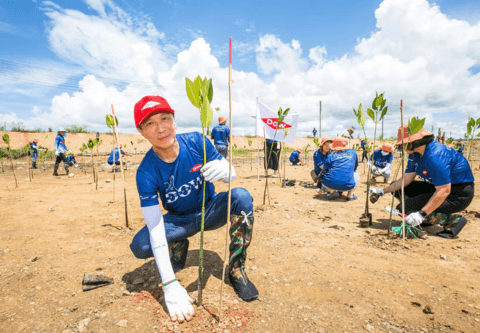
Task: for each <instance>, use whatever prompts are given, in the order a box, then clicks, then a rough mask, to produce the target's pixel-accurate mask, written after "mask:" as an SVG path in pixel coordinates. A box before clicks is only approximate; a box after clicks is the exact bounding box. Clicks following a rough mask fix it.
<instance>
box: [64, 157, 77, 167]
mask: <svg viewBox="0 0 480 333" xmlns="http://www.w3.org/2000/svg"><path fill="white" fill-rule="evenodd" d="M77 156H78V154H70V155H68V156H67V162H68V165H69V166H75V168H78V164H77V161H76V160H75V157H77Z"/></svg>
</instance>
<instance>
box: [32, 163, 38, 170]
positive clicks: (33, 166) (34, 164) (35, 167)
mask: <svg viewBox="0 0 480 333" xmlns="http://www.w3.org/2000/svg"><path fill="white" fill-rule="evenodd" d="M32 169H38V168H37V162H33V161H32Z"/></svg>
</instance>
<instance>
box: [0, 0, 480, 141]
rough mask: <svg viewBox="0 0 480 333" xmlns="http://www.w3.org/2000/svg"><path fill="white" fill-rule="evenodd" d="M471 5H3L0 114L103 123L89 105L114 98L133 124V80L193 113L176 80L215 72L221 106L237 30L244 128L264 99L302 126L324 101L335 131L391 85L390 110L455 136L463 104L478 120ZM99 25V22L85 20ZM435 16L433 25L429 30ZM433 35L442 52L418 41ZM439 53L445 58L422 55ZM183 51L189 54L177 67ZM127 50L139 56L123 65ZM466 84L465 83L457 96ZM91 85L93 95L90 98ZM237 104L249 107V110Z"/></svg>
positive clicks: (327, 127) (389, 1)
mask: <svg viewBox="0 0 480 333" xmlns="http://www.w3.org/2000/svg"><path fill="white" fill-rule="evenodd" d="M133 4H135V5H133ZM479 9H480V4H478V3H477V2H473V1H463V0H456V1H453V0H448V1H445V0H444V1H437V2H436V3H433V2H427V1H425V0H397V1H396V2H395V1H393V0H385V1H370V0H367V1H361V2H359V1H346V0H336V1H330V0H328V1H297V2H291V1H288V2H287V1H283V0H282V1H275V2H271V1H235V2H226V1H210V2H202V5H199V2H195V1H175V0H171V1H153V0H139V1H135V2H131V1H126V0H117V1H113V0H85V1H46V2H45V1H43V2H42V1H39V0H38V1H28V0H24V1H3V2H2V3H1V4H0V43H1V45H2V53H1V54H0V69H1V71H0V73H1V74H0V96H1V98H2V103H0V122H2V124H3V122H7V123H11V122H12V121H22V122H23V123H24V124H25V125H26V127H29V128H35V127H42V128H46V127H49V124H51V126H52V127H55V126H68V125H70V123H69V121H70V122H72V121H75V122H76V125H85V124H86V125H88V126H89V127H90V128H91V129H102V128H104V126H103V123H102V117H99V116H98V114H99V113H101V112H104V111H103V110H104V109H105V106H106V105H108V104H109V103H113V101H115V102H117V101H118V102H117V103H119V106H120V107H119V113H120V114H121V115H123V116H124V119H125V121H126V123H128V124H129V125H128V126H125V127H126V128H125V129H124V130H125V131H127V132H132V131H134V129H133V126H132V125H131V119H132V116H131V110H132V108H133V104H134V102H135V101H136V100H138V99H139V98H138V96H140V95H141V90H142V89H144V91H145V92H149V93H150V91H153V92H156V91H162V92H163V93H164V94H168V95H165V97H166V98H167V100H169V101H170V100H172V103H171V104H174V105H178V106H177V108H180V109H185V110H186V111H185V112H188V114H190V113H192V114H193V112H194V110H191V108H189V106H187V105H188V104H186V103H184V101H183V99H184V98H183V97H182V93H183V92H182V85H183V81H182V80H181V76H182V75H183V76H185V75H190V76H193V75H196V74H197V73H198V74H202V75H207V76H209V77H210V76H212V77H216V78H218V79H217V80H214V82H222V80H223V83H222V84H219V87H218V89H217V88H216V91H218V94H217V95H216V96H218V101H219V106H222V112H224V111H223V110H225V112H226V99H225V96H226V95H225V93H226V90H225V87H226V84H225V83H226V81H227V77H222V73H223V74H225V73H226V68H227V67H228V38H229V37H233V39H234V66H233V67H234V70H235V71H236V72H235V74H234V76H235V75H236V76H237V78H238V80H236V82H237V83H236V84H235V85H234V89H235V94H236V97H237V100H236V101H235V103H236V104H235V105H236V106H237V110H238V111H237V112H238V118H237V119H238V120H239V123H240V127H239V129H241V131H240V132H239V134H242V133H245V134H248V132H249V131H250V129H249V128H250V127H251V123H250V122H249V120H248V118H249V116H250V114H253V113H254V112H255V99H256V97H259V99H261V100H263V101H265V102H266V103H268V105H269V106H271V107H272V108H273V109H276V108H278V107H279V106H285V107H286V106H291V105H294V107H296V109H297V110H296V111H297V112H299V113H300V124H301V125H300V131H301V132H302V133H303V134H304V135H305V134H306V133H307V132H309V131H310V129H311V128H312V127H313V126H312V125H314V124H316V123H318V120H317V119H316V118H315V117H317V114H318V107H317V105H318V100H319V99H322V100H323V101H324V112H326V113H328V112H330V116H328V115H327V114H326V116H325V124H323V128H324V131H325V132H327V131H330V132H327V133H323V134H330V135H336V133H338V131H340V132H342V131H345V129H346V128H348V127H350V125H352V124H353V123H352V121H354V118H353V117H352V118H351V119H350V116H349V114H350V112H351V107H352V106H354V107H357V106H358V104H359V103H363V104H364V105H365V104H369V103H371V99H372V98H373V97H374V95H375V90H380V91H383V90H385V91H386V97H387V101H389V97H390V98H391V100H392V107H391V109H393V108H396V106H395V105H396V104H398V101H399V99H400V98H403V99H404V100H405V104H406V109H405V110H406V113H407V115H409V114H410V115H421V114H425V116H426V117H427V123H428V122H429V121H430V122H432V123H434V126H435V127H437V126H440V127H442V126H443V127H445V126H449V122H452V124H451V125H452V126H458V128H457V129H456V132H458V133H460V131H461V130H462V129H461V126H464V122H466V118H467V114H471V115H477V117H478V116H480V112H479V109H478V104H479V102H480V101H479V100H478V99H476V98H473V97H472V96H470V95H474V94H475V93H476V92H477V88H476V87H477V86H476V85H477V84H479V83H480V82H479V80H480V79H479V78H477V77H476V76H477V75H476V74H477V73H479V69H480V67H479V65H480V64H479V63H478V61H476V60H475V59H478V54H480V50H478V46H476V43H478V40H479V39H480V28H479V27H480V25H479V23H478V15H477V14H478V13H479V12H480V10H479ZM420 18H422V19H420ZM409 20H410V21H409ZM458 22H460V23H458ZM94 25H96V26H98V29H97V30H96V31H92V30H91V29H89V26H91V27H92V29H93V26H94ZM417 25H418V27H417ZM432 25H438V28H437V29H431V30H428V29H429V28H428V26H432ZM452 27H453V28H452ZM442 29H444V32H443V30H442ZM455 29H458V31H457V34H458V33H459V32H460V33H462V34H463V33H465V34H467V35H471V36H473V37H471V38H470V39H467V38H464V39H460V40H454V39H453V38H451V37H450V36H449V31H450V30H455ZM106 31H108V33H107V32H106ZM467 32H468V33H467ZM442 34H443V35H442ZM102 35H104V36H102ZM422 37H424V38H425V41H422V40H421V39H422ZM442 38H444V40H445V41H446V45H445V49H446V50H447V51H443V50H442V49H439V48H436V46H435V45H432V46H431V47H430V48H428V45H427V46H425V45H426V44H429V43H428V42H429V41H432V44H435V42H434V41H435V40H436V39H438V40H443V39H442ZM110 41H111V44H110ZM417 43H418V45H417ZM107 44H108V45H107ZM449 44H450V45H449ZM459 44H460V50H462V51H458V49H459ZM129 45H131V47H129ZM138 45H141V47H145V50H146V53H147V54H149V56H145V58H143V54H142V53H141V52H139V51H138V49H137V51H135V50H134V51H132V52H133V53H132V54H126V53H125V51H127V52H128V51H129V50H131V49H135V48H137V46H138ZM312 50H313V51H312ZM448 50H451V52H450V51H448ZM455 50H457V51H455ZM135 52H136V53H135ZM150 52H151V55H150ZM182 52H183V53H182ZM435 52H437V53H438V54H442V57H443V58H442V57H440V58H442V59H439V60H438V57H435V56H434V55H430V54H435ZM462 52H463V53H462ZM179 54H184V55H185V57H187V58H188V59H190V60H189V63H188V64H187V63H183V62H182V61H181V60H180V57H179ZM135 55H136V56H138V57H139V61H138V63H133V64H129V65H128V66H126V65H125V67H123V65H124V64H125V63H126V62H128V61H129V59H131V58H132V56H135ZM197 56H198V59H200V60H198V63H197V60H196V57H197ZM430 56H431V58H429V57H430ZM472 59H473V60H472ZM437 60H438V61H437ZM133 62H134V60H133ZM370 66H378V68H379V69H375V70H371V69H369V68H370ZM456 66H458V67H459V68H458V70H448V71H446V72H445V73H443V68H454V67H456ZM179 68H181V69H179ZM357 70H358V71H357ZM369 71H370V72H369ZM371 72H378V73H376V74H374V75H370V74H369V73H371ZM138 73H141V75H140V74H138ZM404 73H416V74H417V76H418V79H417V78H415V79H413V80H412V78H411V77H409V76H408V75H407V74H405V76H404V77H402V76H403V74H404ZM137 74H138V75H137ZM392 75H396V77H393V76H392ZM237 78H236V77H234V79H237ZM316 78H318V81H317V79H316ZM438 81H442V82H444V83H443V84H439V83H438ZM449 81H450V85H451V86H448V84H447V83H448V82H449ZM379 83H382V84H379ZM82 84H83V88H82V87H81V85H82ZM90 85H91V88H88V86H90ZM142 85H143V88H142ZM415 85H418V86H417V87H415ZM462 85H463V86H465V87H469V89H470V91H469V92H466V91H465V89H463V92H462V90H461V87H462ZM139 86H140V87H139ZM147 86H148V88H146V87H147ZM425 86H429V87H430V86H431V88H429V89H427V88H425ZM132 87H136V88H135V89H137V90H139V91H138V92H137V90H135V91H134V92H133V90H130V89H133V88H132ZM237 87H238V88H237ZM89 89H90V90H89ZM452 89H458V90H459V91H458V92H456V93H455V92H454V91H452ZM92 90H96V91H97V95H98V96H94V95H92V94H90V95H89V91H92ZM463 94H468V95H469V97H468V98H464V96H463ZM87 95H88V96H87ZM97 97H98V98H100V99H101V101H100V102H98V101H96V99H97ZM140 97H141V96H140ZM169 97H170V98H169ZM234 97H235V95H234ZM393 101H395V102H393ZM69 105H71V108H72V109H74V110H75V113H72V114H70V113H69V112H73V111H69V110H67V109H68V108H69ZM409 107H410V108H409ZM85 108H89V109H90V110H86V109H85ZM92 109H93V110H92ZM242 110H249V111H248V113H249V114H248V117H247V115H244V113H246V112H243V111H242ZM107 112H108V110H107ZM62 114H65V115H66V116H65V117H63V116H62ZM441 114H444V115H443V116H439V115H441ZM434 115H435V116H434ZM2 118H3V119H2ZM189 118H190V117H189ZM451 118H455V119H451ZM352 119H353V120H352ZM395 121H396V120H395ZM394 124H395V122H394V121H393V119H392V121H391V125H389V126H390V127H392V129H391V130H388V131H387V133H389V134H392V135H393V133H394V132H396V130H394V129H393V127H395V126H396V125H394ZM179 125H180V126H181V127H182V126H183V127H184V128H183V130H189V128H193V129H195V128H196V125H195V124H194V123H193V122H192V121H190V120H189V121H183V122H182V121H180V122H179ZM7 127H9V126H8V124H7ZM427 127H429V128H430V126H427ZM371 129H372V128H370V130H371ZM462 135H463V134H462Z"/></svg>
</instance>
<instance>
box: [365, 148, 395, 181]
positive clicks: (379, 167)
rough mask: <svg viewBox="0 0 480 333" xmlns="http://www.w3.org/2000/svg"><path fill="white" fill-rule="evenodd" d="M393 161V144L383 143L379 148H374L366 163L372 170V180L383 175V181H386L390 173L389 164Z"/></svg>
mask: <svg viewBox="0 0 480 333" xmlns="http://www.w3.org/2000/svg"><path fill="white" fill-rule="evenodd" d="M392 161H393V146H392V145H391V144H389V143H388V142H385V143H383V144H382V145H381V146H380V149H377V150H375V152H374V153H373V155H372V156H370V161H368V162H367V165H368V166H369V167H370V169H371V170H372V182H376V181H377V177H383V182H384V183H388V180H389V179H390V175H391V174H392V168H391V164H392Z"/></svg>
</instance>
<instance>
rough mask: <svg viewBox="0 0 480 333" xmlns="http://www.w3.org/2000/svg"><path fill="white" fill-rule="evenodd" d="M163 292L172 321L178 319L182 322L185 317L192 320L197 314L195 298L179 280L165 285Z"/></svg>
mask: <svg viewBox="0 0 480 333" xmlns="http://www.w3.org/2000/svg"><path fill="white" fill-rule="evenodd" d="M163 292H164V295H165V304H166V305H167V308H168V312H169V314H170V319H171V320H172V321H176V320H178V322H179V323H182V322H183V321H184V320H185V319H186V320H187V321H190V320H192V318H193V316H195V309H194V308H193V306H192V304H193V302H194V300H193V299H192V298H191V297H190V296H189V295H188V293H187V291H186V290H185V288H183V287H182V286H181V285H180V283H178V281H175V282H172V283H170V284H168V285H167V286H165V287H163Z"/></svg>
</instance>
